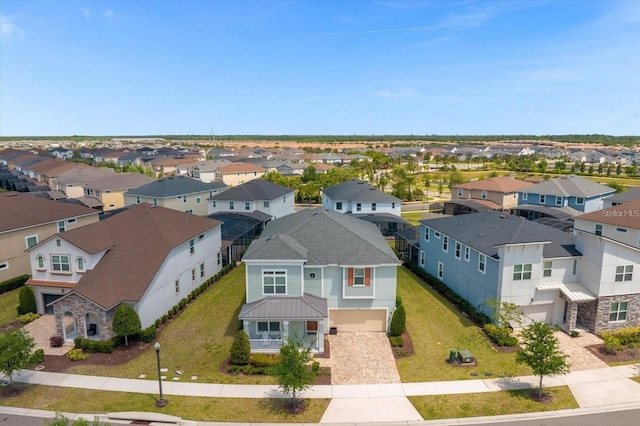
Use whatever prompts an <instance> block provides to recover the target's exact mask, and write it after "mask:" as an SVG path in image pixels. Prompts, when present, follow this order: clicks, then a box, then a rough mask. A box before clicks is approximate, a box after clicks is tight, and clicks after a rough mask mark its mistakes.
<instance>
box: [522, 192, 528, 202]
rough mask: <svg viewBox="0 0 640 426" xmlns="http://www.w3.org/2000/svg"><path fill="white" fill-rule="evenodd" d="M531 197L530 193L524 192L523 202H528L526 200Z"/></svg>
mask: <svg viewBox="0 0 640 426" xmlns="http://www.w3.org/2000/svg"><path fill="white" fill-rule="evenodd" d="M528 197H529V193H528V192H523V193H522V201H526V199H527V198H528Z"/></svg>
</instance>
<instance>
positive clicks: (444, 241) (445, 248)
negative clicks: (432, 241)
mask: <svg viewBox="0 0 640 426" xmlns="http://www.w3.org/2000/svg"><path fill="white" fill-rule="evenodd" d="M442 251H443V252H445V253H448V252H449V237H447V236H446V235H445V236H443V237H442Z"/></svg>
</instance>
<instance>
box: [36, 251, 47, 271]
mask: <svg viewBox="0 0 640 426" xmlns="http://www.w3.org/2000/svg"><path fill="white" fill-rule="evenodd" d="M36 264H37V265H38V266H37V269H41V270H44V269H45V266H44V256H43V255H41V254H40V255H38V257H36Z"/></svg>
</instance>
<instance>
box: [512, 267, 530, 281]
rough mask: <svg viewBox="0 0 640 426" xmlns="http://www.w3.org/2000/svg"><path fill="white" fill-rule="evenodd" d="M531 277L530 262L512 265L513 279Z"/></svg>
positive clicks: (518, 279)
mask: <svg viewBox="0 0 640 426" xmlns="http://www.w3.org/2000/svg"><path fill="white" fill-rule="evenodd" d="M530 279H531V264H530V263H521V264H518V265H513V280H514V281H520V280H530Z"/></svg>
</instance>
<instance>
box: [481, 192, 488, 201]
mask: <svg viewBox="0 0 640 426" xmlns="http://www.w3.org/2000/svg"><path fill="white" fill-rule="evenodd" d="M480 198H482V199H483V200H486V199H487V191H482V192H481V193H480Z"/></svg>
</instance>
